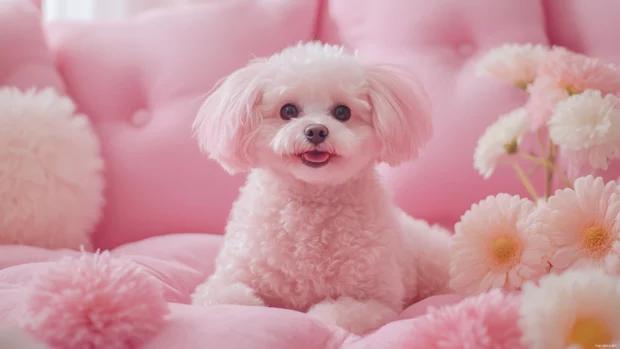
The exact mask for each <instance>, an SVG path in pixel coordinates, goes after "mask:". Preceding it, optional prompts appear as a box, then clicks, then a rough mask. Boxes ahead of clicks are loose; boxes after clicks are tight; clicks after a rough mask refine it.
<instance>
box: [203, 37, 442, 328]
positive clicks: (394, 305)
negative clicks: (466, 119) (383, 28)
mask: <svg viewBox="0 0 620 349" xmlns="http://www.w3.org/2000/svg"><path fill="white" fill-rule="evenodd" d="M285 105H289V106H288V109H286V108H283V106H285ZM291 105H292V106H293V107H292V108H293V109H291V107H290V106H291ZM338 106H346V108H344V109H343V108H342V107H341V108H340V109H339V110H336V108H337V107H338ZM347 110H348V111H350V113H348V111H347ZM349 116H350V118H348V117H349ZM311 124H312V125H322V126H324V127H326V128H327V130H328V132H329V133H328V134H327V135H326V137H324V139H323V142H321V143H318V144H314V143H312V142H310V141H309V138H308V137H307V135H306V131H307V129H306V127H308V126H309V125H311ZM194 129H195V131H196V136H197V138H198V140H199V143H200V145H201V147H202V149H203V150H205V151H206V152H208V153H209V154H210V157H211V158H213V159H215V160H217V161H218V162H219V163H220V164H221V165H222V166H223V167H224V168H225V169H226V170H228V171H229V172H231V173H236V172H245V171H249V172H250V174H249V175H248V179H247V184H246V185H245V186H244V187H243V189H242V190H241V194H240V197H239V198H238V200H237V201H236V203H235V204H234V207H233V210H232V214H231V217H230V221H229V224H228V227H227V230H226V236H225V242H224V246H223V248H222V250H221V252H220V255H219V256H218V258H217V262H216V270H215V272H214V274H213V275H211V276H210V277H209V279H208V280H207V281H206V282H205V283H204V284H202V285H200V286H199V287H198V288H197V289H196V291H195V293H194V295H193V302H194V303H195V304H205V305H210V304H243V305H266V306H271V307H281V308H288V309H294V310H298V311H304V312H308V313H309V314H311V315H313V316H315V317H318V318H320V319H321V320H323V321H325V322H327V323H329V324H332V325H338V326H341V327H343V328H345V329H348V330H349V331H352V332H355V333H365V332H368V331H370V330H373V329H375V328H377V327H380V326H382V325H383V324H385V323H386V322H389V321H391V320H393V319H395V318H396V317H397V316H398V314H399V312H400V311H402V309H403V307H405V306H407V305H409V304H411V303H413V302H415V301H416V300H419V299H421V298H425V297H427V296H430V295H433V294H438V293H443V292H447V291H448V287H447V281H448V264H449V252H450V251H449V250H450V237H449V234H448V233H447V232H446V231H444V230H442V229H441V228H438V227H431V226H429V225H428V224H426V223H425V222H422V221H417V220H414V219H412V218H411V217H409V216H407V215H406V214H405V213H403V212H402V211H400V210H399V209H398V208H396V207H395V206H394V205H393V204H392V203H391V199H390V195H389V194H388V192H387V190H386V189H385V188H384V187H383V185H382V183H381V182H380V178H379V176H378V174H377V170H376V168H375V167H376V164H377V163H379V162H384V163H387V164H389V165H397V164H400V163H402V162H404V161H408V160H411V159H414V158H415V157H416V156H417V154H418V151H419V150H420V149H421V148H422V147H423V146H424V145H425V144H426V143H427V142H428V140H429V139H430V137H431V133H432V132H431V122H430V113H429V108H428V102H427V99H426V96H425V94H424V92H423V90H422V89H421V88H420V87H419V86H418V85H417V84H416V83H415V79H412V78H411V77H410V76H409V75H408V74H407V73H406V72H405V71H401V70H398V69H396V68H395V67H387V66H379V65H367V64H363V63H362V62H360V61H359V60H358V58H357V57H356V56H355V55H352V54H349V53H347V52H346V51H345V50H344V49H343V48H342V47H338V46H330V45H324V44H321V43H319V42H310V43H300V44H299V45H297V46H292V47H289V48H287V49H285V50H284V51H282V52H281V53H278V54H276V55H274V56H272V57H270V58H266V59H256V60H254V61H252V62H251V63H250V64H248V65H247V66H246V67H244V68H242V69H240V70H238V71H236V72H234V73H233V74H231V75H230V76H228V77H227V78H225V79H224V80H223V81H222V83H221V84H220V85H219V86H218V87H217V88H216V89H215V90H214V92H213V93H212V94H211V95H210V96H209V98H208V99H207V101H206V102H205V103H204V105H203V106H202V108H201V110H200V112H199V115H198V118H197V119H196V122H195V124H194ZM323 136H325V135H323Z"/></svg>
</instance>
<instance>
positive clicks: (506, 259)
mask: <svg viewBox="0 0 620 349" xmlns="http://www.w3.org/2000/svg"><path fill="white" fill-rule="evenodd" d="M490 250H491V251H490V254H491V259H492V260H493V262H495V264H499V265H503V264H507V263H510V262H513V261H514V260H515V257H517V253H518V250H519V245H518V244H517V242H516V241H514V240H513V239H510V238H507V237H500V238H497V239H495V241H493V243H491V248H490Z"/></svg>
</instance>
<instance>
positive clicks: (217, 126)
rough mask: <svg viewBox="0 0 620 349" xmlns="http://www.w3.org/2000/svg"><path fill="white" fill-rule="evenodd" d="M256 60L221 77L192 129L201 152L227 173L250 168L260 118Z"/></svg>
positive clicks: (260, 63) (261, 65)
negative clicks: (251, 152) (206, 154)
mask: <svg viewBox="0 0 620 349" xmlns="http://www.w3.org/2000/svg"><path fill="white" fill-rule="evenodd" d="M265 66H266V63H265V61H264V60H256V61H253V62H251V63H250V64H248V65H247V66H245V67H243V68H241V69H239V70H237V71H235V72H234V73H232V74H230V75H229V76H227V77H226V78H224V79H223V80H222V81H221V82H220V83H219V84H218V85H217V86H216V88H215V90H214V91H213V92H212V93H211V94H210V95H209V97H208V98H207V100H206V101H205V102H204V104H203V105H202V106H201V107H200V110H199V111H198V116H197V117H196V120H195V121H194V125H193V129H194V133H195V136H196V138H197V139H198V144H199V146H200V148H201V150H202V151H204V152H207V153H209V157H210V158H211V159H214V160H216V161H217V162H219V163H220V165H221V166H222V167H223V168H224V169H225V170H226V171H228V172H229V173H230V174H235V173H239V172H246V171H249V170H250V168H251V167H252V155H251V154H250V153H249V152H250V151H251V149H252V144H253V141H254V139H255V137H256V132H257V130H258V127H259V126H260V124H261V123H262V121H263V117H262V115H261V113H260V111H259V108H258V103H260V99H261V97H262V85H263V82H264V81H263V79H264V76H265Z"/></svg>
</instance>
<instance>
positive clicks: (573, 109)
mask: <svg viewBox="0 0 620 349" xmlns="http://www.w3.org/2000/svg"><path fill="white" fill-rule="evenodd" d="M617 103H618V98H617V97H616V96H614V95H611V94H608V95H605V96H603V95H602V93H601V92H600V91H597V90H586V91H585V92H583V93H580V94H576V95H573V96H571V97H569V98H568V99H566V100H564V101H561V102H559V103H558V104H557V105H556V106H555V110H554V113H553V115H552V116H551V119H550V120H549V136H550V137H551V140H552V141H553V143H555V144H557V145H559V146H560V147H561V148H563V149H567V150H568V151H569V152H572V153H584V152H587V159H588V162H589V164H590V166H592V167H593V168H595V169H604V170H606V169H607V167H608V164H609V160H610V159H613V158H616V157H618V156H619V155H620V110H619V109H616V104H617Z"/></svg>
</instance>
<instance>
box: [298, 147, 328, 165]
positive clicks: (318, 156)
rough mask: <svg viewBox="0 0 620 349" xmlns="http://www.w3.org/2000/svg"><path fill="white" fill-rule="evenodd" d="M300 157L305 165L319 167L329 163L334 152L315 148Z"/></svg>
mask: <svg viewBox="0 0 620 349" xmlns="http://www.w3.org/2000/svg"><path fill="white" fill-rule="evenodd" d="M300 157H301V160H302V161H303V163H304V165H306V166H309V167H314V168H318V167H323V166H325V165H327V163H328V162H329V159H330V158H331V157H332V154H330V153H328V152H324V151H317V150H313V151H307V152H305V153H303V154H301V155H300Z"/></svg>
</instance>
